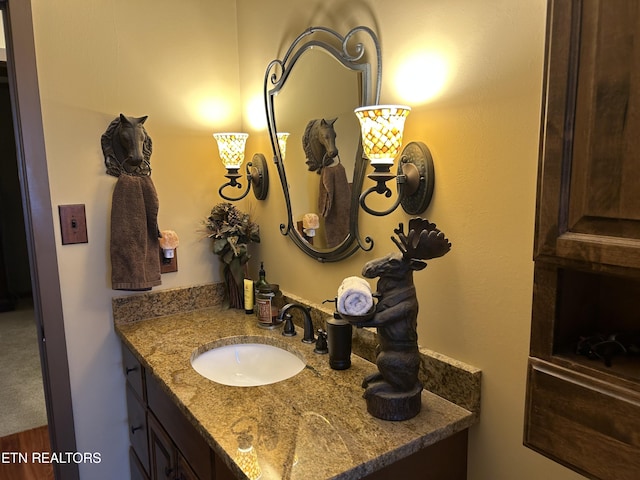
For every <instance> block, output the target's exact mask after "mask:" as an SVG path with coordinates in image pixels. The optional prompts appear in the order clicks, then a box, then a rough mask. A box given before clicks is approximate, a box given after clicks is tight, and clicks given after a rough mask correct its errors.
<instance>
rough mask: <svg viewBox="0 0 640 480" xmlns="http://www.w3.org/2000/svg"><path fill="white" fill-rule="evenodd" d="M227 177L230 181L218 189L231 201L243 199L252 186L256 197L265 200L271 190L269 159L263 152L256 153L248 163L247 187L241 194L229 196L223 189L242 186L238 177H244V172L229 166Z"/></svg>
mask: <svg viewBox="0 0 640 480" xmlns="http://www.w3.org/2000/svg"><path fill="white" fill-rule="evenodd" d="M225 177H226V178H228V179H229V181H228V182H227V183H225V184H223V185H222V186H221V187H220V188H219V189H218V194H219V195H220V196H221V197H222V198H224V199H225V200H227V201H229V202H237V201H238V200H242V199H243V198H244V197H246V196H247V195H248V194H249V190H251V187H252V186H253V194H254V195H255V197H256V199H258V200H264V199H265V198H266V196H267V192H268V190H269V174H268V170H267V161H266V159H265V158H264V155H262V154H261V153H256V154H255V155H254V156H253V159H252V160H251V161H250V162H248V163H247V166H246V178H247V187H246V188H245V190H244V192H243V193H242V194H241V195H240V196H238V197H229V196H227V195H225V194H224V193H223V192H222V191H223V190H224V189H225V188H227V187H237V188H242V184H241V183H240V182H239V181H238V179H239V178H241V177H242V174H240V173H238V169H234V168H228V169H227V174H226V175H225Z"/></svg>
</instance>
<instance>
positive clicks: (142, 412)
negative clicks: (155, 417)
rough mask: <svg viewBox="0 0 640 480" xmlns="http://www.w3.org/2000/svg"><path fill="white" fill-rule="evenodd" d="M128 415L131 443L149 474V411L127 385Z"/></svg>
mask: <svg viewBox="0 0 640 480" xmlns="http://www.w3.org/2000/svg"><path fill="white" fill-rule="evenodd" d="M126 391H127V413H128V416H129V443H130V444H131V447H132V448H133V450H134V451H135V453H136V455H137V456H138V458H139V459H140V462H141V464H142V465H143V467H144V469H145V471H146V472H147V473H149V443H148V440H147V410H146V408H145V407H143V406H142V404H141V403H140V400H139V399H138V397H137V396H136V395H135V394H134V393H133V388H132V387H131V386H130V385H129V384H127V388H126Z"/></svg>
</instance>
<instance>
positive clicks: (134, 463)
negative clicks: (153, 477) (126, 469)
mask: <svg viewBox="0 0 640 480" xmlns="http://www.w3.org/2000/svg"><path fill="white" fill-rule="evenodd" d="M129 464H130V465H131V480H149V476H148V475H147V472H146V471H145V469H144V468H143V467H142V463H140V460H139V459H138V456H137V455H136V453H135V452H134V450H133V447H131V448H129Z"/></svg>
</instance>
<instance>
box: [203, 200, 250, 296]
mask: <svg viewBox="0 0 640 480" xmlns="http://www.w3.org/2000/svg"><path fill="white" fill-rule="evenodd" d="M204 226H205V228H206V230H207V237H209V238H210V239H211V240H212V242H213V253H215V254H216V255H218V257H220V260H221V261H222V263H223V265H224V279H225V283H226V284H227V288H228V291H229V306H230V307H232V308H244V298H243V280H244V273H245V268H246V264H247V262H248V261H249V258H251V256H250V255H249V250H248V244H249V243H251V242H256V243H260V227H259V225H258V224H257V223H255V222H252V221H251V217H250V215H249V214H248V213H244V212H241V211H240V210H239V209H238V208H237V207H235V206H234V205H232V204H231V203H228V202H223V203H219V204H217V205H216V206H214V207H213V208H212V209H211V213H210V214H209V216H208V217H207V219H206V220H205V221H204Z"/></svg>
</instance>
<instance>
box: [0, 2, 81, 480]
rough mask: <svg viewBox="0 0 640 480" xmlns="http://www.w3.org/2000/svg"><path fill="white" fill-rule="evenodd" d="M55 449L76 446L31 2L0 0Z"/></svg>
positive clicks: (64, 474)
mask: <svg viewBox="0 0 640 480" xmlns="http://www.w3.org/2000/svg"><path fill="white" fill-rule="evenodd" d="M0 8H2V10H3V13H4V28H5V38H6V51H7V73H8V79H9V92H10V95H11V105H12V114H13V123H14V129H15V136H16V154H17V162H18V175H19V177H20V187H21V193H22V203H23V207H24V215H25V229H26V233H27V249H28V252H29V264H30V270H31V282H32V289H33V304H34V310H35V317H36V323H37V325H38V340H39V342H38V343H39V349H40V362H41V365H42V379H43V383H44V395H45V402H46V405H47V418H48V425H49V437H50V441H51V449H52V451H54V452H75V451H76V438H75V429H74V421H73V406H72V402H71V383H70V379H69V363H68V359H67V345H66V340H65V333H64V317H63V313H62V297H61V292H60V278H59V275H58V259H57V255H56V243H55V232H54V221H53V218H54V216H53V210H52V206H51V195H50V190H49V176H48V172H47V160H46V150H45V143H44V131H43V126H42V110H41V105H40V92H39V89H38V75H37V68H36V55H35V42H34V35H33V20H32V16H31V2H30V1H24V0H0ZM53 467H54V472H55V476H56V478H57V479H65V480H67V479H69V480H77V479H79V478H80V477H79V472H78V466H77V465H76V464H75V463H66V464H63V463H54V464H53Z"/></svg>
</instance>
